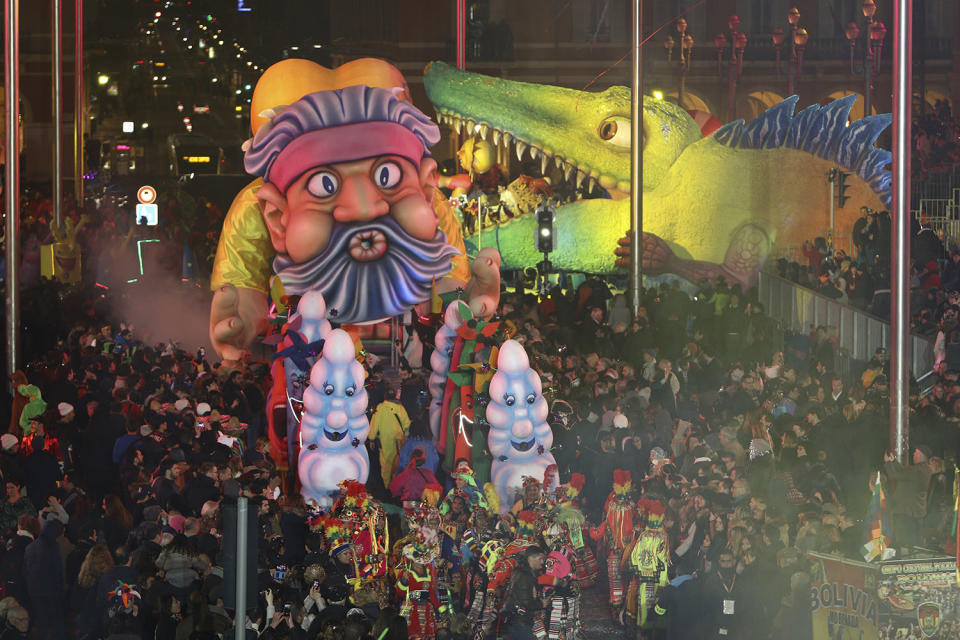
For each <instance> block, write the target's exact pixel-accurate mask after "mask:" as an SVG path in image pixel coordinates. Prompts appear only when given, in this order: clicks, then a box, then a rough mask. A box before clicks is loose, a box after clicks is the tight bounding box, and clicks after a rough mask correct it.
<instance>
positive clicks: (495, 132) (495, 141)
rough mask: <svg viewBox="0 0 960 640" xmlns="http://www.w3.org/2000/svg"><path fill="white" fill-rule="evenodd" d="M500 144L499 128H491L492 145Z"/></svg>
mask: <svg viewBox="0 0 960 640" xmlns="http://www.w3.org/2000/svg"><path fill="white" fill-rule="evenodd" d="M498 144H500V129H494V130H493V145H494V146H496V145H498Z"/></svg>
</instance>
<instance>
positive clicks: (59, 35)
mask: <svg viewBox="0 0 960 640" xmlns="http://www.w3.org/2000/svg"><path fill="white" fill-rule="evenodd" d="M61 10H62V9H61V0H52V3H51V12H50V13H51V15H50V21H51V22H52V28H51V34H50V36H51V38H52V40H53V91H52V93H53V171H52V173H51V174H50V178H51V181H52V183H53V221H54V222H55V223H56V225H57V226H58V227H59V226H60V225H61V224H62V222H63V211H62V209H63V188H62V187H63V182H62V180H61V176H60V171H61V169H62V167H63V22H62V21H61V15H60V14H61Z"/></svg>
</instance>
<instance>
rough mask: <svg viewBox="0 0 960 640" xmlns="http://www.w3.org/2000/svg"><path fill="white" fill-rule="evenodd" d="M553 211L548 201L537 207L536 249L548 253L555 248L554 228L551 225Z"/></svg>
mask: <svg viewBox="0 0 960 640" xmlns="http://www.w3.org/2000/svg"><path fill="white" fill-rule="evenodd" d="M553 218H554V211H553V207H552V206H550V204H548V203H546V202H545V203H543V204H541V205H540V206H539V207H538V208H537V251H539V252H540V253H550V252H551V251H553V250H554V249H556V248H557V238H556V235H557V234H556V229H555V228H554V226H553Z"/></svg>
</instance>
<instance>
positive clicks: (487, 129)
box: [477, 124, 490, 140]
mask: <svg viewBox="0 0 960 640" xmlns="http://www.w3.org/2000/svg"><path fill="white" fill-rule="evenodd" d="M477 129H479V130H480V137H481V138H483V139H484V140H486V139H487V136H488V135H490V127H488V126H487V125H485V124H478V125H477Z"/></svg>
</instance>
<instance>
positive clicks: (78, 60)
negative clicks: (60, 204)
mask: <svg viewBox="0 0 960 640" xmlns="http://www.w3.org/2000/svg"><path fill="white" fill-rule="evenodd" d="M74 6H75V10H76V20H75V21H74V39H73V197H74V198H75V199H76V201H77V207H78V208H80V209H82V208H83V200H84V198H83V193H84V190H83V160H84V149H83V126H84V115H83V0H76V2H75V5H74Z"/></svg>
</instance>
